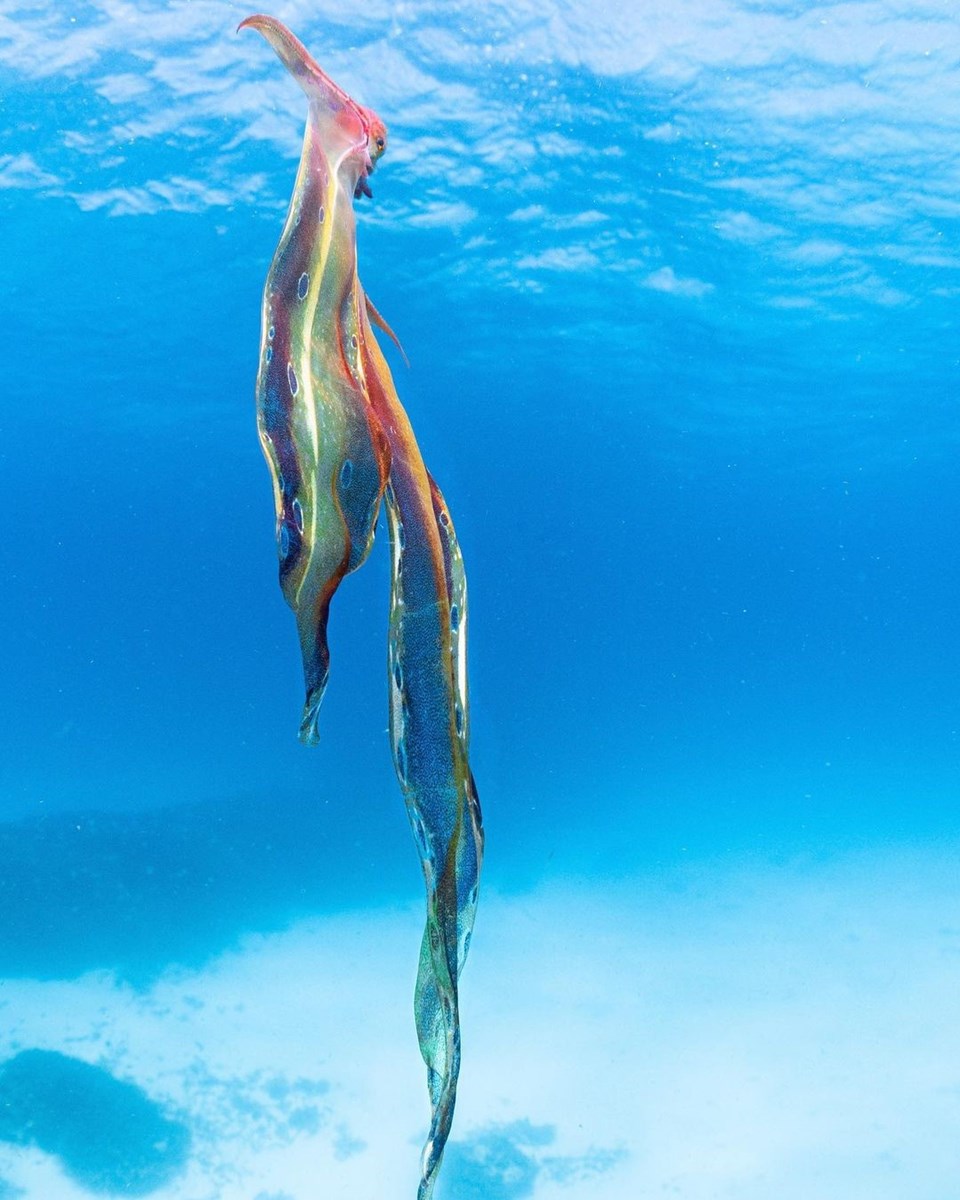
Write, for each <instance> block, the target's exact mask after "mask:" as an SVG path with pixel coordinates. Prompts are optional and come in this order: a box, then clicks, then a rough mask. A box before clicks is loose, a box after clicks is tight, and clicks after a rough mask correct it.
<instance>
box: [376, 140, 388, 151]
mask: <svg viewBox="0 0 960 1200" xmlns="http://www.w3.org/2000/svg"><path fill="white" fill-rule="evenodd" d="M386 144H387V143H386V142H385V141H384V140H383V138H382V137H378V138H377V149H378V150H382V149H383V148H384V146H385V145H386Z"/></svg>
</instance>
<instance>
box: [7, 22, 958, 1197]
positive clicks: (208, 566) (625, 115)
mask: <svg viewBox="0 0 960 1200" xmlns="http://www.w3.org/2000/svg"><path fill="white" fill-rule="evenodd" d="M621 7H622V6H619V5H618V6H614V5H612V4H608V3H606V0H600V2H592V3H587V2H586V0H571V2H570V3H564V4H559V3H554V4H543V5H537V4H532V3H523V2H521V3H514V4H510V5H502V6H501V5H494V4H488V3H481V4H474V5H469V6H468V5H463V4H459V3H434V4H430V3H425V2H421V0H411V2H410V3H404V4H398V3H372V4H365V5H363V6H362V8H361V9H360V10H356V11H354V10H351V9H345V8H343V7H342V6H339V5H334V4H332V3H321V4H310V5H307V4H300V3H289V4H286V5H283V6H282V7H280V8H278V9H277V10H276V15H277V16H278V17H280V18H282V19H283V20H285V21H286V22H287V23H288V24H289V25H290V26H291V27H292V28H293V29H294V30H295V31H296V32H297V33H298V35H299V36H300V37H301V38H302V39H303V40H304V41H305V43H306V44H307V45H308V46H309V47H310V48H311V50H312V51H313V52H314V54H315V55H316V57H317V58H318V59H319V61H320V62H321V63H322V64H323V65H324V67H325V68H326V69H327V70H328V71H329V72H330V73H331V75H332V76H333V77H334V78H335V79H337V80H338V82H340V83H341V84H342V85H343V86H344V87H345V88H347V89H348V90H349V91H350V92H351V94H353V95H354V96H356V97H357V99H358V100H360V101H362V102H363V103H365V104H367V105H370V106H372V107H373V108H374V109H376V111H377V112H378V113H379V114H380V115H381V116H382V117H383V118H384V120H385V121H386V123H387V125H388V127H389V130H390V136H391V141H390V146H389V148H388V152H387V154H386V156H385V157H384V159H383V161H382V163H381V164H380V165H379V166H378V168H377V171H376V173H375V175H374V176H373V178H372V181H371V182H372V185H373V191H374V197H373V199H372V200H363V201H360V202H359V203H358V206H357V207H358V222H359V235H358V236H359V254H360V272H361V277H362V279H363V283H364V286H365V288H366V290H367V292H368V293H369V295H370V296H371V298H372V299H373V301H374V302H375V304H376V305H377V307H378V309H379V310H380V311H381V312H382V313H383V314H384V316H385V317H386V318H387V320H389V321H390V323H391V325H392V326H393V328H394V329H395V330H396V332H397V333H398V335H399V337H400V338H401V340H402V342H403V344H404V348H405V350H406V353H407V355H408V357H409V360H410V367H409V369H407V368H406V367H405V366H404V365H403V363H402V361H401V360H400V358H399V356H398V355H397V354H396V353H395V352H394V351H393V350H392V349H391V348H390V347H389V346H388V347H387V349H386V352H387V354H388V356H390V361H391V365H392V368H393V370H394V372H395V377H396V381H397V387H398V391H399V392H400V395H401V399H402V400H403V401H404V403H405V405H406V407H407V408H408V410H409V412H410V414H411V417H412V419H413V421H414V425H415V427H416V429H417V433H418V437H419V439H420V443H421V446H422V448H423V450H424V454H425V457H426V458H427V460H428V462H429V464H430V466H431V469H432V471H433V473H434V474H435V475H436V476H437V478H438V481H439V482H440V484H441V486H442V487H443V489H444V493H445V495H446V497H447V499H448V501H449V503H450V506H451V510H452V512H453V515H454V517H455V520H456V524H457V530H458V533H459V536H460V540H461V543H462V546H463V550H464V554H465V557H466V563H467V572H468V578H469V584H470V598H471V630H470V665H471V688H472V696H473V712H472V721H473V732H472V747H473V750H472V757H473V765H474V771H475V774H476V777H477V783H478V787H479V791H480V796H481V800H482V802H483V806H484V815H485V823H486V828H487V859H486V863H485V875H484V890H483V896H482V900H481V907H480V913H479V917H478V925H477V933H476V938H475V942H474V949H473V951H472V952H471V962H470V966H469V969H468V970H467V972H466V975H465V977H464V981H463V1010H464V1011H463V1020H464V1067H463V1077H462V1082H461V1093H460V1104H459V1108H458V1116H457V1121H456V1123H455V1127H454V1142H453V1143H452V1144H451V1147H450V1150H449V1152H448V1156H447V1161H446V1164H445V1167H444V1175H445V1179H444V1184H443V1188H444V1189H445V1190H442V1191H441V1200H443V1198H444V1197H445V1198H446V1200H455V1198H456V1200H473V1198H474V1197H478V1198H479V1197H481V1196H482V1197H484V1198H487V1200H522V1198H524V1197H533V1198H534V1200H556V1198H560V1197H567V1198H569V1200H606V1198H607V1197H614V1196H616V1197H618V1198H619V1197H622V1196H624V1195H631V1196H638V1197H646V1196H650V1197H653V1196H660V1195H664V1194H670V1195H673V1196H677V1197H681V1198H682V1200H701V1198H703V1200H706V1198H707V1197H727V1196H729V1197H737V1200H753V1198H754V1197H756V1198H757V1200H760V1198H763V1200H766V1198H767V1197H769V1196H771V1195H777V1196H778V1197H780V1198H781V1200H792V1198H793V1197H796V1198H797V1200H799V1198H800V1197H803V1200H834V1198H835V1197H836V1196H837V1195H839V1194H843V1195H845V1196H849V1197H853V1198H855V1200H856V1198H860V1197H863V1200H867V1198H868V1197H869V1200H888V1198H889V1200H894V1198H897V1200H899V1198H900V1197H904V1196H909V1197H910V1198H911V1200H942V1197H943V1196H945V1195H947V1194H949V1192H950V1191H951V1190H952V1189H953V1188H954V1187H955V1180H956V1175H957V1170H958V1168H960V1162H958V1156H957V1152H956V1149H955V1144H956V1138H955V1129H956V1122H957V1119H958V1117H960V1113H958V1111H957V1106H958V1099H960V1074H958V1072H957V1070H956V1068H955V1064H956V1062H957V1061H958V1051H960V1037H958V1032H957V1031H958V1020H960V1011H958V1005H957V1002H956V1000H955V997H956V995H957V994H958V991H957V985H958V982H960V979H958V973H960V960H958V957H957V937H958V930H960V908H958V898H957V889H956V884H955V879H956V870H955V864H956V852H957V849H958V828H957V815H956V814H957V802H958V799H960V785H958V766H960V761H958V760H960V747H958V719H960V701H958V687H957V678H958V665H960V661H958V660H960V634H958V632H957V629H958V622H957V620H956V597H957V594H958V590H960V555H958V550H957V539H956V536H955V530H956V528H957V523H958V518H960V486H958V483H957V472H956V470H955V465H954V463H955V458H956V453H957V448H958V441H960V417H958V410H957V398H958V382H960V350H958V346H960V340H958V321H957V317H956V313H957V311H958V308H957V306H958V304H960V253H958V250H957V247H958V246H960V202H958V200H957V195H958V182H960V157H958V149H957V148H958V146H960V137H958V128H957V115H956V114H957V113H958V112H960V32H958V29H957V27H956V22H955V19H954V14H953V12H952V10H951V9H950V7H949V6H948V5H945V4H942V3H911V4H905V3H903V4H901V3H896V2H894V0H890V2H886V3H881V2H879V0H878V2H867V0H858V2H854V3H849V4H830V3H825V4H821V5H818V6H815V7H808V6H804V5H799V4H794V3H767V4H763V5H758V4H752V3H748V2H746V0H724V2H718V3H707V0H681V2H680V3H675V4H672V5H669V6H668V5H665V4H663V5H660V4H643V5H641V4H636V5H635V6H633V8H632V10H631V11H630V12H629V13H627V14H626V15H624V13H623V12H622V11H621ZM248 11H249V10H248V9H247V8H245V7H242V6H239V5H236V4H233V3H226V2H222V0H204V2H199V3H198V2H194V3H192V4H186V3H169V4H162V3H147V2H146V0H142V2H140V3H134V2H132V0H111V2H109V3H107V2H106V0H97V2H92V3H86V4H77V5H73V6H69V7H64V6H59V5H54V4H52V3H51V4H47V5H43V4H31V5H26V4H19V3H17V0H7V3H6V4H5V5H4V6H3V7H2V9H0V96H2V104H0V125H2V131H3V137H2V141H0V247H2V253H0V296H2V297H3V298H4V305H3V317H4V320H3V330H4V332H3V345H4V347H5V356H4V357H5V386H4V389H3V400H2V401H0V434H2V438H0V496H2V511H3V514H4V517H3V521H4V529H5V531H6V536H5V537H4V538H3V539H2V541H0V579H2V581H3V587H2V590H0V648H2V660H3V662H4V664H5V671H4V679H5V681H6V686H5V687H4V688H3V689H0V729H2V731H3V732H2V746H3V753H2V755H0V820H2V823H0V846H2V853H3V863H4V866H3V869H2V870H0V898H2V909H0V911H2V913H3V921H2V925H0V1197H3V1198H4V1200H6V1197H8V1196H9V1197H23V1196H25V1197H30V1198H31V1200H33V1198H36V1200H41V1198H44V1200H46V1198H52V1200H80V1198H82V1197H87V1196H89V1195H91V1194H99V1195H103V1194H118V1195H150V1196H153V1197H154V1198H155V1200H207V1198H208V1197H210V1198H211V1200H212V1198H214V1197H216V1198H220V1197H223V1200H234V1198H236V1200H313V1198H314V1197H324V1198H325V1200H326V1198H327V1197H341V1196H342V1197H347V1196H350V1197H351V1198H352V1197H355V1196H358V1195H374V1194H375V1195H377V1196H380V1197H385V1198H387V1200H392V1198H393V1197H402V1196H412V1195H413V1194H414V1189H415V1182H416V1163H417V1155H418V1152H419V1143H420V1141H421V1140H422V1138H423V1135H424V1132H425V1130H426V1127H427V1120H428V1109H427V1104H426V1093H425V1088H424V1079H423V1068H422V1064H421V1063H420V1060H419V1057H418V1054H417V1048H416V1039H415V1035H414V1030H413V1023H412V1018H411V1005H412V987H413V978H414V974H415V969H416V955H417V946H418V941H419V933H420V926H421V913H420V908H421V904H422V900H421V886H422V885H421V883H420V873H419V868H418V864H417V860H416V854H415V851H414V847H413V844H412V840H411V838H410V834H409V829H408V825H407V821H406V817H405V815H404V812H403V809H402V804H401V802H400V797H399V793H398V790H397V786H396V782H395V779H394V775H393V769H392V766H391V763H390V754H389V747H388V743H387V736H386V722H387V708H386V689H385V687H384V683H385V669H384V664H385V654H384V649H385V641H386V617H387V596H388V590H389V564H388V562H387V555H386V548H385V541H386V539H385V536H384V533H383V531H381V534H380V535H379V536H378V543H379V544H378V545H377V546H376V547H375V550H374V553H373V555H372V557H371V560H370V562H369V563H368V564H367V565H366V566H365V567H364V569H363V570H362V571H360V572H358V573H357V574H356V575H353V576H351V577H350V578H348V579H347V581H346V582H345V583H344V585H343V588H342V589H341V591H340V593H339V594H338V598H337V600H336V602H335V606H334V611H333V616H332V624H331V642H332V647H333V672H332V676H331V682H330V688H329V691H328V694H327V698H326V699H325V701H324V710H323V725H322V735H323V736H322V743H321V745H320V746H319V747H317V748H315V749H306V748H304V747H302V746H301V745H300V744H299V743H298V742H297V739H296V730H297V723H298V719H299V711H300V705H301V702H302V694H301V693H302V688H301V669H300V662H299V653H298V646H297V640H296V634H295V628H294V623H293V618H292V616H291V614H290V612H289V610H288V609H287V608H286V605H285V604H284V601H283V598H282V596H281V593H280V590H279V588H278V586H277V580H276V551H275V545H274V524H273V522H274V517H273V508H272V498H271V491H270V482H269V477H268V473H267V470H266V467H265V465H264V463H263V460H262V457H261V453H260V449H259V446H258V443H257V436H256V429H255V422H254V412H253V389H254V378H255V375H256V366H257V355H258V340H259V317H260V293H261V288H262V286H263V280H264V277H265V274H266V270H267V267H268V264H269V261H270V258H271V255H272V253H273V250H274V247H275V245H276V242H277V239H278V237H279V233H280V228H281V225H282V222H283V216H284V212H285V208H286V203H287V200H288V197H289V194H290V191H291V188H292V184H293V178H294V174H295V171H296V163H297V158H298V154H299V145H300V136H301V132H302V126H303V119H304V111H303V104H302V97H301V95H300V93H299V92H298V91H297V89H296V87H295V86H294V85H293V84H292V83H291V81H290V80H289V79H288V78H287V77H286V75H285V74H284V72H283V71H282V69H281V68H280V67H279V65H278V64H277V62H276V60H275V59H274V58H273V56H272V55H271V54H270V53H269V52H268V51H267V49H266V48H265V47H264V46H263V44H262V42H260V40H259V39H258V38H257V37H256V36H255V35H253V34H245V35H235V33H234V30H235V28H236V25H237V24H238V22H239V21H240V20H241V19H242V18H243V17H245V16H247V15H248ZM124 1089H130V1090H129V1091H124ZM64 1092H66V1094H68V1095H71V1094H76V1096H77V1097H78V1099H77V1100H76V1103H71V1104H68V1105H66V1106H62V1105H61V1106H60V1107H58V1104H59V1097H60V1096H61V1094H63V1093H64ZM55 1101H56V1102H55ZM91 1114H92V1115H91Z"/></svg>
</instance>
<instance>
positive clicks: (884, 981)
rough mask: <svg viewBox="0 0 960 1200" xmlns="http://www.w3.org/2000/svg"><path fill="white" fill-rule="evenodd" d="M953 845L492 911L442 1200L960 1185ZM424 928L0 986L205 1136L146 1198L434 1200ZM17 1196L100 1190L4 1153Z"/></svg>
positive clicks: (477, 948)
mask: <svg viewBox="0 0 960 1200" xmlns="http://www.w3.org/2000/svg"><path fill="white" fill-rule="evenodd" d="M955 849H956V848H955V847H950V848H941V849H939V850H936V849H930V848H926V849H916V848H914V849H902V848H901V849H892V848H888V849H886V850H884V851H882V852H881V851H873V852H866V851H865V852H863V853H861V854H859V855H855V856H848V857H846V858H844V859H843V860H842V861H841V860H833V861H832V862H830V863H828V864H821V865H813V866H811V865H809V864H808V865H807V866H804V867H801V866H797V865H793V866H784V867H774V866H769V865H767V866H764V867H759V866H755V867H752V868H747V867H744V866H743V865H742V864H741V865H740V866H739V867H732V866H730V865H729V864H723V863H718V864H714V865H707V866H704V865H701V866H699V867H695V866H691V867H690V868H689V869H687V870H685V871H677V870H671V871H663V872H660V873H649V874H647V875H645V876H643V877H642V878H637V879H635V880H619V881H617V882H616V883H615V884H613V885H610V886H603V885H602V884H601V883H599V882H598V881H596V880H585V881H578V882H573V881H566V882H564V881H559V882H557V883H556V884H554V885H551V886H545V887H543V888H541V889H539V890H536V891H532V892H530V893H527V894H525V895H522V896H516V895H514V896H510V897H506V896H497V895H494V894H490V891H489V889H488V893H487V894H486V895H485V896H484V897H483V902H482V904H481V910H480V916H479V922H478V928H477V935H476V938H475V941H474V947H473V950H472V953H471V961H470V964H469V967H468V970H467V972H466V975H465V977H464V980H463V1000H462V1005H463V1023H464V1066H463V1072H462V1075H461V1088H460V1102H459V1105H458V1111H457V1119H456V1125H455V1137H454V1143H453V1144H452V1147H451V1150H450V1151H449V1153H448V1160H447V1163H446V1164H445V1168H444V1170H445V1173H446V1174H447V1176H448V1178H447V1187H446V1189H445V1191H444V1192H443V1193H441V1195H444V1194H446V1195H449V1196H450V1197H456V1198H457V1200H480V1198H481V1197H483V1200H521V1198H522V1197H528V1196H529V1197H534V1198H535V1200H623V1197H624V1196H631V1197H637V1198H638V1200H639V1198H645V1197H650V1198H653V1197H664V1196H669V1197H673V1198H679V1200H708V1198H709V1200H718V1198H719V1200H722V1198H726V1197H729V1198H730V1200H733V1198H734V1197H735V1198H736V1200H769V1198H770V1197H771V1196H776V1197H777V1198H778V1200H835V1198H836V1197H837V1196H843V1197H845V1200H903V1197H905V1196H910V1197H911V1200H942V1198H943V1197H944V1196H946V1195H950V1194H953V1193H954V1192H955V1189H956V1181H957V1178H958V1177H960V1139H958V1138H957V1129H958V1128H960V885H958V878H960V876H958V873H957V867H956V862H957V859H956V853H955ZM420 919H421V918H420V911H419V909H418V908H416V907H415V906H411V907H410V908H409V909H407V910H398V909H382V910H371V911H364V912H358V913H353V914H347V915H342V914H341V915H334V916H329V917H317V918H313V919H310V920H308V921H303V922H301V923H300V924H298V925H296V926H295V927H293V928H291V929H289V930H287V931H285V932H283V933H279V934H276V935H271V936H256V937H249V938H248V939H246V940H245V941H243V943H242V944H241V945H240V946H239V947H238V948H237V949H236V950H233V951H230V952H229V953H225V954H223V955H222V956H221V957H219V958H218V959H216V960H215V961H213V962H211V963H209V964H208V965H207V966H205V967H204V968H203V969H202V970H198V971H195V972H193V971H190V972H188V971H185V970H182V969H177V970H174V969H171V970H170V971H168V972H167V973H166V974H165V975H163V976H162V977H161V978H160V979H159V980H158V981H157V982H156V984H155V985H154V986H152V987H150V988H149V989H148V990H146V991H136V990H134V989H133V988H131V987H129V986H128V985H126V984H122V983H118V982H117V981H116V979H114V978H113V977H112V976H110V975H108V974H104V973H97V974H89V975H85V976H83V977H82V978H79V979H75V980H70V981H64V982H36V981H30V980H27V981H24V980H6V981H2V983H0V1057H2V1058H7V1057H9V1056H10V1055H12V1054H14V1053H16V1052H17V1051H19V1050H23V1049H27V1048H33V1047H39V1048H42V1049H46V1050H56V1051H59V1052H61V1053H62V1054H66V1055H70V1056H72V1057H74V1058H79V1059H82V1060H84V1061H86V1062H90V1063H94V1064H97V1065H99V1066H101V1067H104V1068H106V1069H107V1070H109V1071H110V1072H111V1073H112V1074H113V1075H115V1076H116V1077H117V1078H119V1079H123V1080H129V1081H131V1082H134V1083H136V1084H137V1086H138V1087H140V1088H142V1089H144V1091H145V1092H146V1093H147V1094H148V1095H149V1096H150V1098H151V1099H153V1100H155V1101H157V1102H159V1103H160V1104H161V1105H163V1107H164V1109H165V1110H166V1111H168V1112H169V1113H170V1115H173V1116H178V1117H179V1118H180V1119H182V1120H183V1121H185V1123H186V1124H187V1125H188V1126H189V1128H190V1131H191V1149H190V1155H189V1159H188V1162H187V1165H186V1167H185V1168H184V1169H183V1170H182V1171H181V1172H180V1173H179V1174H178V1175H177V1176H176V1177H175V1178H174V1179H172V1180H171V1181H169V1182H168V1183H166V1184H165V1185H164V1186H162V1187H160V1188H159V1189H158V1190H155V1191H153V1192H151V1193H150V1195H151V1197H152V1198H153V1200H341V1198H342V1200H347V1198H348V1197H349V1200H360V1198H365V1197H369V1198H370V1200H394V1198H397V1200H400V1198H401V1197H402V1198H404V1200H412V1198H413V1197H414V1196H415V1194H416V1177H417V1161H418V1155H419V1148H420V1143H421V1140H422V1138H423V1135H424V1132H425V1129H426V1121H427V1103H426V1089H425V1078H424V1069H423V1066H422V1063H421V1062H420V1059H419V1055H418V1052H417V1048H416V1040H415V1035H414V1029H413V1022H412V1011H411V1009H412V979H413V973H414V970H415V963H416V955H417V949H418V944H419V938H420ZM0 1178H2V1179H3V1180H4V1181H5V1182H6V1184H7V1187H8V1189H9V1190H8V1192H7V1193H5V1194H8V1195H18V1196H25V1197H27V1198H28V1200H89V1197H90V1196H91V1193H90V1192H89V1191H87V1190H85V1189H84V1188H82V1187H81V1186H79V1185H78V1184H77V1183H75V1182H72V1181H71V1179H70V1178H69V1177H68V1175H67V1174H65V1173H64V1171H63V1169H62V1165H61V1163H60V1162H59V1160H58V1159H57V1158H55V1157H53V1156H50V1155H48V1154H45V1153H42V1152H41V1151H39V1150H37V1149H35V1148H22V1147H14V1146H10V1145H0Z"/></svg>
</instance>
